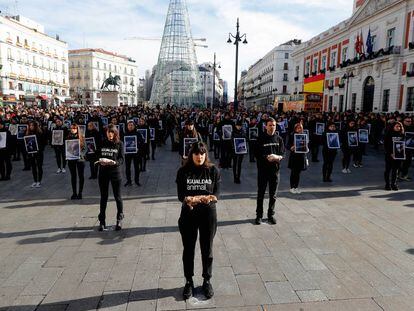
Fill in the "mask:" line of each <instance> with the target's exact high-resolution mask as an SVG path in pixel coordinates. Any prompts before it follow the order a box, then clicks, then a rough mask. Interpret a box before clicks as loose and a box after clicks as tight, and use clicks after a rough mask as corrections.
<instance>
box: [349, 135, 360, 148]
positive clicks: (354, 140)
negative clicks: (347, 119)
mask: <svg viewBox="0 0 414 311" xmlns="http://www.w3.org/2000/svg"><path fill="white" fill-rule="evenodd" d="M348 146H349V147H358V133H357V132H348Z"/></svg>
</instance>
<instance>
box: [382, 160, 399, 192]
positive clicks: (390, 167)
mask: <svg viewBox="0 0 414 311" xmlns="http://www.w3.org/2000/svg"><path fill="white" fill-rule="evenodd" d="M401 162H402V161H401V160H394V159H393V158H391V157H389V156H386V157H385V172H384V180H385V185H386V186H395V185H397V177H398V171H399V170H400V167H401ZM390 175H391V176H390Z"/></svg>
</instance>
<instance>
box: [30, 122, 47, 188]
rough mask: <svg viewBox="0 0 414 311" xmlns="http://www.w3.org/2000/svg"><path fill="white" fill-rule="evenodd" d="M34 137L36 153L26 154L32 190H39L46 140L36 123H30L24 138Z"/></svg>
mask: <svg viewBox="0 0 414 311" xmlns="http://www.w3.org/2000/svg"><path fill="white" fill-rule="evenodd" d="M31 135H34V136H36V141H37V151H36V152H33V153H27V159H28V161H29V164H30V167H31V169H32V175H33V183H32V185H31V187H32V188H40V186H41V182H42V178H43V159H44V154H43V152H44V150H45V145H46V139H45V135H44V133H43V131H42V130H41V128H40V126H39V123H38V122H37V121H30V122H29V126H28V128H27V131H26V136H31Z"/></svg>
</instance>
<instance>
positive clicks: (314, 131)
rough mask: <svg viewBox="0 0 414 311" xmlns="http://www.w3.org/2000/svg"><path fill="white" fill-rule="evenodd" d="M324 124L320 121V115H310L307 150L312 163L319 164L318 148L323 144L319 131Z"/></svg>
mask: <svg viewBox="0 0 414 311" xmlns="http://www.w3.org/2000/svg"><path fill="white" fill-rule="evenodd" d="M322 125H323V126H322ZM324 125H325V123H324V121H323V120H322V115H321V114H319V113H318V114H316V115H311V116H310V120H309V127H308V128H309V131H310V137H309V148H310V153H311V159H312V162H319V159H318V157H319V146H320V145H322V144H323V141H322V136H323V135H322V134H323V133H321V132H320V130H321V129H322V128H323V127H324Z"/></svg>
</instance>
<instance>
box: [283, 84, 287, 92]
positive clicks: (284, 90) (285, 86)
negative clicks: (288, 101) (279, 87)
mask: <svg viewBox="0 0 414 311" xmlns="http://www.w3.org/2000/svg"><path fill="white" fill-rule="evenodd" d="M282 93H283V94H287V85H284V86H283V91H282Z"/></svg>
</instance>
